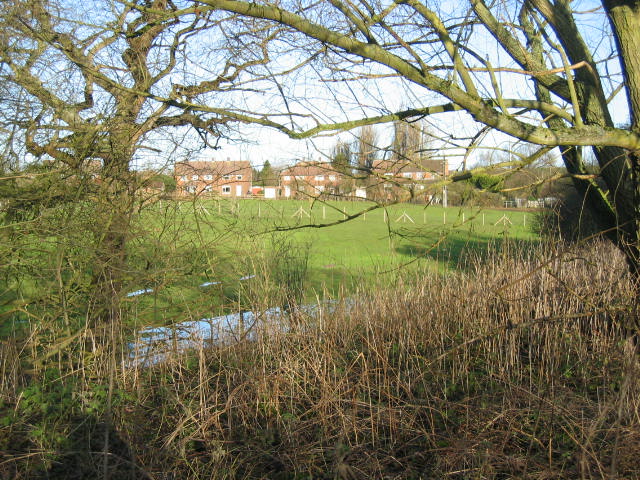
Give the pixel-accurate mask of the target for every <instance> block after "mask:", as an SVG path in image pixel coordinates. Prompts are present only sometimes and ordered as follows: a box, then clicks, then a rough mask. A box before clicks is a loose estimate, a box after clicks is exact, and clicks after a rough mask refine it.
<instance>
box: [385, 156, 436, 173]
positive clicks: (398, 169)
mask: <svg viewBox="0 0 640 480" xmlns="http://www.w3.org/2000/svg"><path fill="white" fill-rule="evenodd" d="M445 162H446V159H445ZM445 165H446V164H445ZM446 168H447V170H448V166H446ZM373 169H374V170H377V171H379V172H393V173H396V174H397V173H410V172H411V173H413V172H432V173H435V174H440V175H441V174H442V159H437V160H434V159H431V158H423V159H421V160H418V161H415V162H411V161H408V160H375V161H374V162H373Z"/></svg>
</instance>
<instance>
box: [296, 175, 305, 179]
mask: <svg viewBox="0 0 640 480" xmlns="http://www.w3.org/2000/svg"><path fill="white" fill-rule="evenodd" d="M296 180H304V175H296Z"/></svg>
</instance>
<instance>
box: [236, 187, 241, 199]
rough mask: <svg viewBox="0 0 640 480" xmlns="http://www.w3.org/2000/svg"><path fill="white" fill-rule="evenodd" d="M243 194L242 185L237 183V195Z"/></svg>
mask: <svg viewBox="0 0 640 480" xmlns="http://www.w3.org/2000/svg"><path fill="white" fill-rule="evenodd" d="M241 196H242V185H236V197H241Z"/></svg>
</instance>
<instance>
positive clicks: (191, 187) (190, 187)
mask: <svg viewBox="0 0 640 480" xmlns="http://www.w3.org/2000/svg"><path fill="white" fill-rule="evenodd" d="M186 190H187V193H196V187H195V185H188V186H187V188H186Z"/></svg>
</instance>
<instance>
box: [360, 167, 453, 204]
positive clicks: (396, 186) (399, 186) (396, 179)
mask: <svg viewBox="0 0 640 480" xmlns="http://www.w3.org/2000/svg"><path fill="white" fill-rule="evenodd" d="M372 173H373V175H372V176H371V179H370V181H369V186H368V187H367V191H368V192H367V197H368V198H377V199H385V200H391V199H393V200H407V199H408V197H412V198H418V197H419V196H421V195H422V194H423V193H424V194H425V195H427V197H429V198H430V197H431V193H432V192H428V191H427V190H428V189H427V187H428V185H429V183H432V182H435V181H437V180H440V179H442V178H443V175H444V176H448V175H449V164H448V162H447V160H446V159H430V158H425V159H421V160H418V161H409V160H404V159H397V160H376V161H374V162H373V167H372ZM410 192H413V194H411V193H410Z"/></svg>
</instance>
